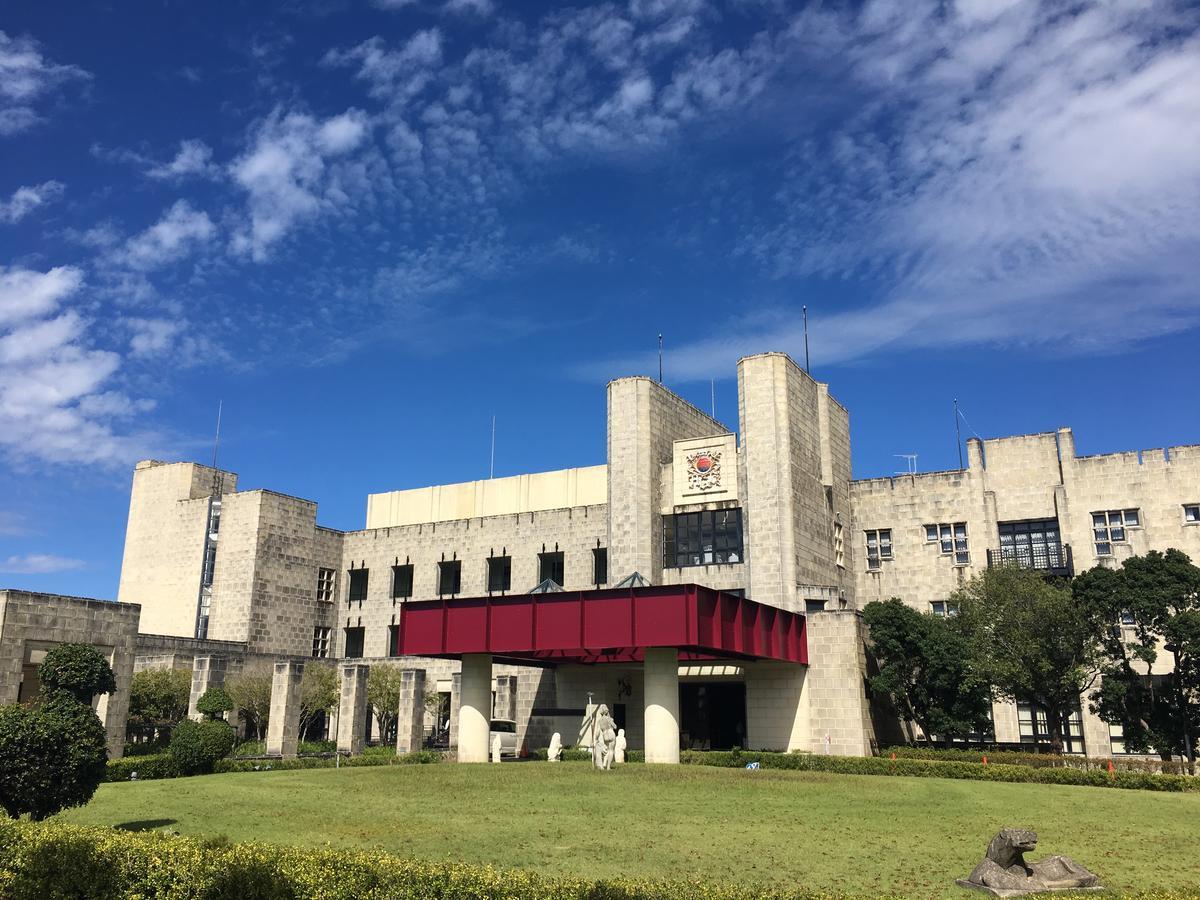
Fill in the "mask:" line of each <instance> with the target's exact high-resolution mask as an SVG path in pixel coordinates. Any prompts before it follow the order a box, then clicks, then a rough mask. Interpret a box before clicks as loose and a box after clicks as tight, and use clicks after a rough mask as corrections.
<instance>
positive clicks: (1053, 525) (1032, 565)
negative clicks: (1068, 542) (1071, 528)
mask: <svg viewBox="0 0 1200 900" xmlns="http://www.w3.org/2000/svg"><path fill="white" fill-rule="evenodd" d="M998 528H999V531H1000V561H1001V562H1002V563H1008V564H1013V565H1016V566H1019V567H1020V568H1022V569H1062V568H1065V567H1066V565H1067V562H1066V555H1065V554H1064V552H1063V546H1062V541H1061V539H1060V537H1059V532H1058V519H1026V520H1024V521H1021V522H1000V523H999V525H998Z"/></svg>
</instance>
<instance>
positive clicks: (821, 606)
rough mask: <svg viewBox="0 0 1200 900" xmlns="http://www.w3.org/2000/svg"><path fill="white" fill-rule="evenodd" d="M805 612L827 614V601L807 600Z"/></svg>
mask: <svg viewBox="0 0 1200 900" xmlns="http://www.w3.org/2000/svg"><path fill="white" fill-rule="evenodd" d="M804 611H805V612H806V613H819V612H825V601H824V600H805V601H804Z"/></svg>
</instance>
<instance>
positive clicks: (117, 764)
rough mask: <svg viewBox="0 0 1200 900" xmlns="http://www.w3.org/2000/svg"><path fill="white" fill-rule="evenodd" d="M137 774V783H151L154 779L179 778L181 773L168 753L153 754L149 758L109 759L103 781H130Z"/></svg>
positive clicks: (173, 758) (127, 757)
mask: <svg viewBox="0 0 1200 900" xmlns="http://www.w3.org/2000/svg"><path fill="white" fill-rule="evenodd" d="M134 772H137V777H138V781H153V780H154V779H156V778H179V777H180V776H181V775H182V774H183V773H182V772H180V771H179V766H178V765H176V763H175V757H173V756H171V754H170V753H155V754H153V755H151V756H126V757H124V758H123V759H110V760H109V761H108V772H107V774H105V776H104V780H105V781H130V780H131V778H132V776H133V773H134Z"/></svg>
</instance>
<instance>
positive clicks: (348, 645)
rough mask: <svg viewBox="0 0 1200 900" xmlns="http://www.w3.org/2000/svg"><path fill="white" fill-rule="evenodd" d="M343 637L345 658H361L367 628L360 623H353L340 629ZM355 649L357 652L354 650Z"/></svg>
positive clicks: (364, 649) (364, 650)
mask: <svg viewBox="0 0 1200 900" xmlns="http://www.w3.org/2000/svg"><path fill="white" fill-rule="evenodd" d="M342 630H343V632H344V634H345V637H344V641H345V643H344V645H343V646H344V647H345V654H344V655H345V657H346V659H362V658H363V654H364V653H365V652H366V646H367V629H366V628H364V627H363V626H362V625H354V626H352V627H347V628H344V629H342ZM355 650H357V651H358V652H357V653H356V652H354V651H355Z"/></svg>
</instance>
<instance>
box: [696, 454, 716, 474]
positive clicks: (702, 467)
mask: <svg viewBox="0 0 1200 900" xmlns="http://www.w3.org/2000/svg"><path fill="white" fill-rule="evenodd" d="M712 464H713V463H712V459H711V458H710V457H707V456H701V457H698V458H697V459H696V464H695V465H696V471H697V472H699V473H700V474H701V475H703V474H704V473H705V472H707V471H708V470H709V469H711V468H712Z"/></svg>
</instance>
